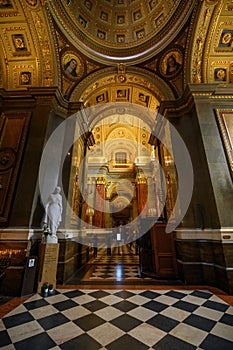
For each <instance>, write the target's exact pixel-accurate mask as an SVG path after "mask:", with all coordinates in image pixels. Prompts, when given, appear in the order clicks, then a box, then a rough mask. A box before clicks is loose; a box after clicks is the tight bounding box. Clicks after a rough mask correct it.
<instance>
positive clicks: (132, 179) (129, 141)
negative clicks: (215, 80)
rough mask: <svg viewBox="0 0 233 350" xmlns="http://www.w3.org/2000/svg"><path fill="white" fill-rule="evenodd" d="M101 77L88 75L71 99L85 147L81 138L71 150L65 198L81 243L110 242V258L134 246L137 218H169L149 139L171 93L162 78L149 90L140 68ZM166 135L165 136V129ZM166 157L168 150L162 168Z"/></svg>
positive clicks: (155, 151) (157, 157)
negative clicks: (83, 126)
mask: <svg viewBox="0 0 233 350" xmlns="http://www.w3.org/2000/svg"><path fill="white" fill-rule="evenodd" d="M103 73H105V75H103ZM154 77H155V76H154ZM98 78H99V79H97V77H96V75H95V81H94V77H91V78H90V77H89V78H88V79H87V81H86V86H85V88H84V82H82V84H81V86H79V89H78V86H77V88H76V89H75V90H74V92H73V95H72V96H71V100H74V99H75V98H78V99H79V102H81V103H82V107H83V109H82V110H81V113H82V114H85V120H86V125H87V130H88V131H87V132H86V134H88V135H89V136H88V137H87V138H86V144H84V143H83V140H80V139H79V140H77V142H76V143H75V144H74V147H73V155H72V159H73V163H72V165H73V174H72V177H71V180H70V189H69V193H70V202H72V205H73V210H76V211H77V212H76V214H78V216H79V218H81V224H80V225H79V229H80V230H81V232H82V243H84V244H87V245H89V246H90V248H92V247H93V246H95V245H97V246H98V248H101V247H103V246H104V245H106V244H107V248H109V239H108V238H109V237H110V240H112V242H111V248H113V250H112V252H113V251H114V248H118V246H119V245H120V246H124V245H127V244H129V243H130V241H132V242H136V241H138V238H139V235H140V234H141V230H142V225H141V227H140V223H139V222H140V220H141V219H144V218H147V217H150V219H151V218H156V219H158V218H160V220H161V221H165V219H166V213H167V211H166V210H164V209H163V206H164V203H163V202H164V198H163V196H162V195H161V194H162V192H163V188H162V186H163V181H164V179H166V176H165V177H164V176H163V175H161V171H160V170H161V169H160V165H159V162H160V161H161V152H160V151H161V150H159V147H157V148H156V147H155V145H154V143H151V142H150V140H151V134H152V131H153V127H154V124H155V121H156V116H157V110H158V107H159V104H160V102H161V101H162V100H163V99H164V98H165V97H168V96H170V97H171V94H172V93H171V91H170V90H169V88H168V87H166V85H165V83H164V82H163V81H162V80H160V79H159V78H158V79H157V81H156V82H157V84H158V82H160V86H161V90H160V89H159V87H158V86H156V85H155V84H152V77H147V78H146V77H145V75H143V74H142V70H141V71H140V70H139V71H137V72H129V73H128V74H127V72H126V67H123V69H122V67H118V70H117V72H116V71H115V72H113V70H112V69H109V70H105V71H104V72H100V73H99V77H98ZM162 92H164V95H163V94H162ZM79 126H80V125H79ZM165 132H167V133H168V134H169V128H168V129H167V130H165ZM90 139H91V142H88V141H90ZM165 156H167V158H168V155H167V154H166V148H164V153H163V154H162V158H163V162H164V164H165ZM167 158H166V159H167ZM171 159H172V157H171V155H170V158H169V162H167V164H169V167H170V170H171V169H172V171H173V174H175V169H173V168H174V164H172V161H171ZM81 163H82V164H81ZM80 169H81V171H80ZM74 178H75V179H78V181H76V182H75V181H73V179H74ZM174 178H175V177H174ZM169 179H170V178H169ZM80 184H81V187H82V188H81V194H80V188H79V185H80ZM175 185H176V183H175V182H174V187H175ZM80 197H82V199H81V200H80ZM170 199H171V198H170ZM170 204H171V206H172V205H173V206H174V202H173V203H170ZM138 217H139V219H138ZM73 224H74V225H75V222H73ZM123 231H124V235H122V232H123ZM117 233H121V235H120V236H117ZM144 233H146V231H145V232H144ZM97 236H98V237H97ZM123 236H124V237H123ZM117 237H120V238H119V239H118V238H117ZM106 242H108V243H106ZM112 245H113V246H112ZM127 248H128V247H127ZM151 249H152V246H151ZM117 251H118V253H119V250H117ZM122 252H123V250H122ZM106 253H107V250H106ZM129 253H131V252H129ZM134 253H135V255H136V254H137V247H136V243H135V249H134ZM95 258H96V256H95ZM108 264H109V261H108ZM138 264H139V261H138V259H137V265H138Z"/></svg>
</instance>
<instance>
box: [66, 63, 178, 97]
mask: <svg viewBox="0 0 233 350" xmlns="http://www.w3.org/2000/svg"><path fill="white" fill-rule="evenodd" d="M126 72H127V73H126V74H124V75H123V76H124V81H123V82H122V81H121V79H120V81H119V78H120V77H121V76H122V74H120V75H119V74H117V71H116V69H115V68H104V69H101V70H98V71H95V72H93V73H92V74H91V75H89V76H88V77H86V78H85V79H83V80H82V81H81V82H80V83H78V84H77V86H76V87H75V89H74V91H73V93H72V95H71V99H70V100H71V101H81V102H85V101H87V100H88V98H89V97H90V96H92V95H93V94H94V93H97V90H98V89H103V88H107V87H108V88H109V87H111V88H112V87H113V86H117V85H119V86H120V84H126V85H127V86H128V87H133V86H138V87H139V88H140V87H141V88H143V90H145V89H146V90H147V91H148V92H149V93H151V94H153V96H155V98H157V99H158V100H159V101H162V100H164V99H171V100H173V99H174V95H173V92H172V91H171V89H170V88H169V87H168V85H167V84H166V83H165V82H164V81H163V80H162V79H161V78H160V77H158V76H157V75H156V74H153V73H151V72H149V71H147V70H145V69H142V68H139V67H130V68H127V70H126ZM158 86H159V87H158Z"/></svg>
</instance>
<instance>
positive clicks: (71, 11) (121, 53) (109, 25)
mask: <svg viewBox="0 0 233 350" xmlns="http://www.w3.org/2000/svg"><path fill="white" fill-rule="evenodd" d="M194 3H195V2H194V1H190V0H187V1H181V0H147V1H141V0H98V1H97V0H70V1H69V0H68V1H66V2H64V1H61V0H60V1H57V2H56V3H55V2H52V3H50V5H49V6H50V10H51V12H52V13H53V17H54V18H55V20H56V21H57V23H58V24H59V26H60V28H62V27H63V32H64V34H65V35H66V36H67V35H68V36H69V37H70V40H71V41H72V42H73V44H74V45H75V46H77V47H78V48H79V49H80V50H81V51H83V53H85V54H88V55H89V56H90V55H91V56H92V57H94V58H95V59H97V60H98V61H100V62H102V63H110V62H111V63H112V61H116V62H119V61H120V62H123V61H127V62H133V63H139V62H140V61H141V60H144V59H145V57H146V58H148V57H150V56H152V55H154V54H155V53H156V51H161V50H162V49H163V48H164V47H165V45H167V44H168V43H169V42H170V41H171V40H172V39H173V38H174V37H175V35H176V34H177V33H178V31H179V29H180V28H181V25H182V23H184V20H185V19H186V18H187V16H188V15H189V14H190V11H191V10H192V7H193V5H194Z"/></svg>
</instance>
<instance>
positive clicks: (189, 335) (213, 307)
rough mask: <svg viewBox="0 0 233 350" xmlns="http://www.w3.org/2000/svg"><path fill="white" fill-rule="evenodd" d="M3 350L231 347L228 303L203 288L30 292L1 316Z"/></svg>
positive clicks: (231, 320)
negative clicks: (43, 295) (23, 300)
mask: <svg viewBox="0 0 233 350" xmlns="http://www.w3.org/2000/svg"><path fill="white" fill-rule="evenodd" d="M0 348H1V349H5V350H12V349H16V350H21V349H22V350H27V349H33V350H37V349H38V350H46V349H53V350H58V349H64V350H66V349H69V350H72V349H74V350H77V349H81V350H83V349H85V350H97V349H99V350H104V349H108V350H119V349H120V350H129V349H132V350H144V349H145V350H146V349H148V350H149V349H150V350H152V349H156V350H176V349H179V350H192V349H199V350H201V349H203V350H232V349H233V307H232V306H230V305H229V304H227V303H225V302H224V301H223V300H222V299H220V298H218V297H217V296H216V295H214V294H212V293H210V292H209V291H208V290H186V289H182V290H116V289H114V290H110V289H104V290H91V289H89V290H84V289H82V290H81V289H80V290H67V289H59V290H57V291H56V294H55V295H53V296H49V297H46V298H43V297H42V296H41V295H39V294H35V295H34V296H32V297H31V298H29V299H28V300H27V301H26V302H24V303H23V304H21V305H20V306H18V307H17V308H15V309H14V310H13V311H11V312H10V313H8V314H7V315H6V316H4V317H3V319H2V320H1V321H0Z"/></svg>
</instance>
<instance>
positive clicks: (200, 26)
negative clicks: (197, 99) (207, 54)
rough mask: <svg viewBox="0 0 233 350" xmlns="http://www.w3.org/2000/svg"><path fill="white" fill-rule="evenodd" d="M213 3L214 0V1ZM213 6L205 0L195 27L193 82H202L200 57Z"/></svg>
mask: <svg viewBox="0 0 233 350" xmlns="http://www.w3.org/2000/svg"><path fill="white" fill-rule="evenodd" d="M214 5H215V2H214ZM213 11H214V6H213V5H210V4H209V2H207V1H205V2H204V3H203V4H202V8H201V10H200V13H199V16H198V18H199V20H198V23H197V29H196V32H195V35H194V39H193V42H194V45H193V49H192V56H191V57H192V63H191V80H192V82H193V83H201V82H202V71H201V70H202V58H203V53H204V44H205V40H206V36H207V32H208V29H209V25H210V21H211V17H212V14H213Z"/></svg>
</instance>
